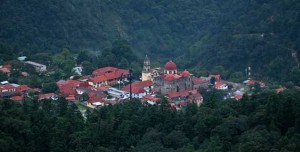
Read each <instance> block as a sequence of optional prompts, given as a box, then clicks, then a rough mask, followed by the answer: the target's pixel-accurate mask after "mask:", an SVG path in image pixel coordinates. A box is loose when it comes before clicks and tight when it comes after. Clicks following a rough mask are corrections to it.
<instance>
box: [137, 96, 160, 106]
mask: <svg viewBox="0 0 300 152" xmlns="http://www.w3.org/2000/svg"><path fill="white" fill-rule="evenodd" d="M141 101H142V102H143V103H147V104H150V105H154V104H156V103H157V102H159V101H161V99H160V98H157V97H156V96H155V95H151V94H147V95H145V96H144V97H143V98H142V99H141Z"/></svg>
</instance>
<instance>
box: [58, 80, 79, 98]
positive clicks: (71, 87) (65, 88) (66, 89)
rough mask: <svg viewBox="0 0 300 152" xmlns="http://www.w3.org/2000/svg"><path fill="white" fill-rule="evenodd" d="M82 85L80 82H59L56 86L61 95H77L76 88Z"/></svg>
mask: <svg viewBox="0 0 300 152" xmlns="http://www.w3.org/2000/svg"><path fill="white" fill-rule="evenodd" d="M80 84H81V82H80V81H77V80H66V81H65V80H59V81H58V82H56V85H57V86H58V88H59V93H60V94H62V95H66V96H69V95H76V88H77V87H79V86H80Z"/></svg>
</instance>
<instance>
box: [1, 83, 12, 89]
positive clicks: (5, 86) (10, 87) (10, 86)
mask: <svg viewBox="0 0 300 152" xmlns="http://www.w3.org/2000/svg"><path fill="white" fill-rule="evenodd" d="M14 88H15V87H14V86H12V85H10V84H6V85H2V86H0V90H4V89H14Z"/></svg>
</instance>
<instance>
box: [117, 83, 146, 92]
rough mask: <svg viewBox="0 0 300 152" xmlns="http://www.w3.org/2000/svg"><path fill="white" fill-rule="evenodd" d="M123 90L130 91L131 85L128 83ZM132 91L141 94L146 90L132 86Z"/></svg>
mask: <svg viewBox="0 0 300 152" xmlns="http://www.w3.org/2000/svg"><path fill="white" fill-rule="evenodd" d="M122 90H123V91H126V92H130V87H129V86H128V85H127V86H125V87H123V88H122ZM131 92H132V93H134V94H140V93H144V92H146V91H145V90H144V89H143V88H140V87H135V86H131Z"/></svg>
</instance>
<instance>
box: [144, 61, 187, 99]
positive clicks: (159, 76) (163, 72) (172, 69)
mask: <svg viewBox="0 0 300 152" xmlns="http://www.w3.org/2000/svg"><path fill="white" fill-rule="evenodd" d="M192 77H193V75H192V74H190V72H189V71H187V70H184V71H182V72H179V71H178V70H177V65H176V64H175V63H174V62H173V61H172V60H170V61H168V62H167V63H166V64H165V66H164V68H155V69H151V67H150V59H149V58H148V57H147V56H146V58H145V61H144V68H143V71H142V81H147V80H151V81H152V82H153V86H154V89H156V90H157V91H158V92H160V93H161V94H167V93H170V92H180V91H184V90H192V89H193V86H192Z"/></svg>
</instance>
